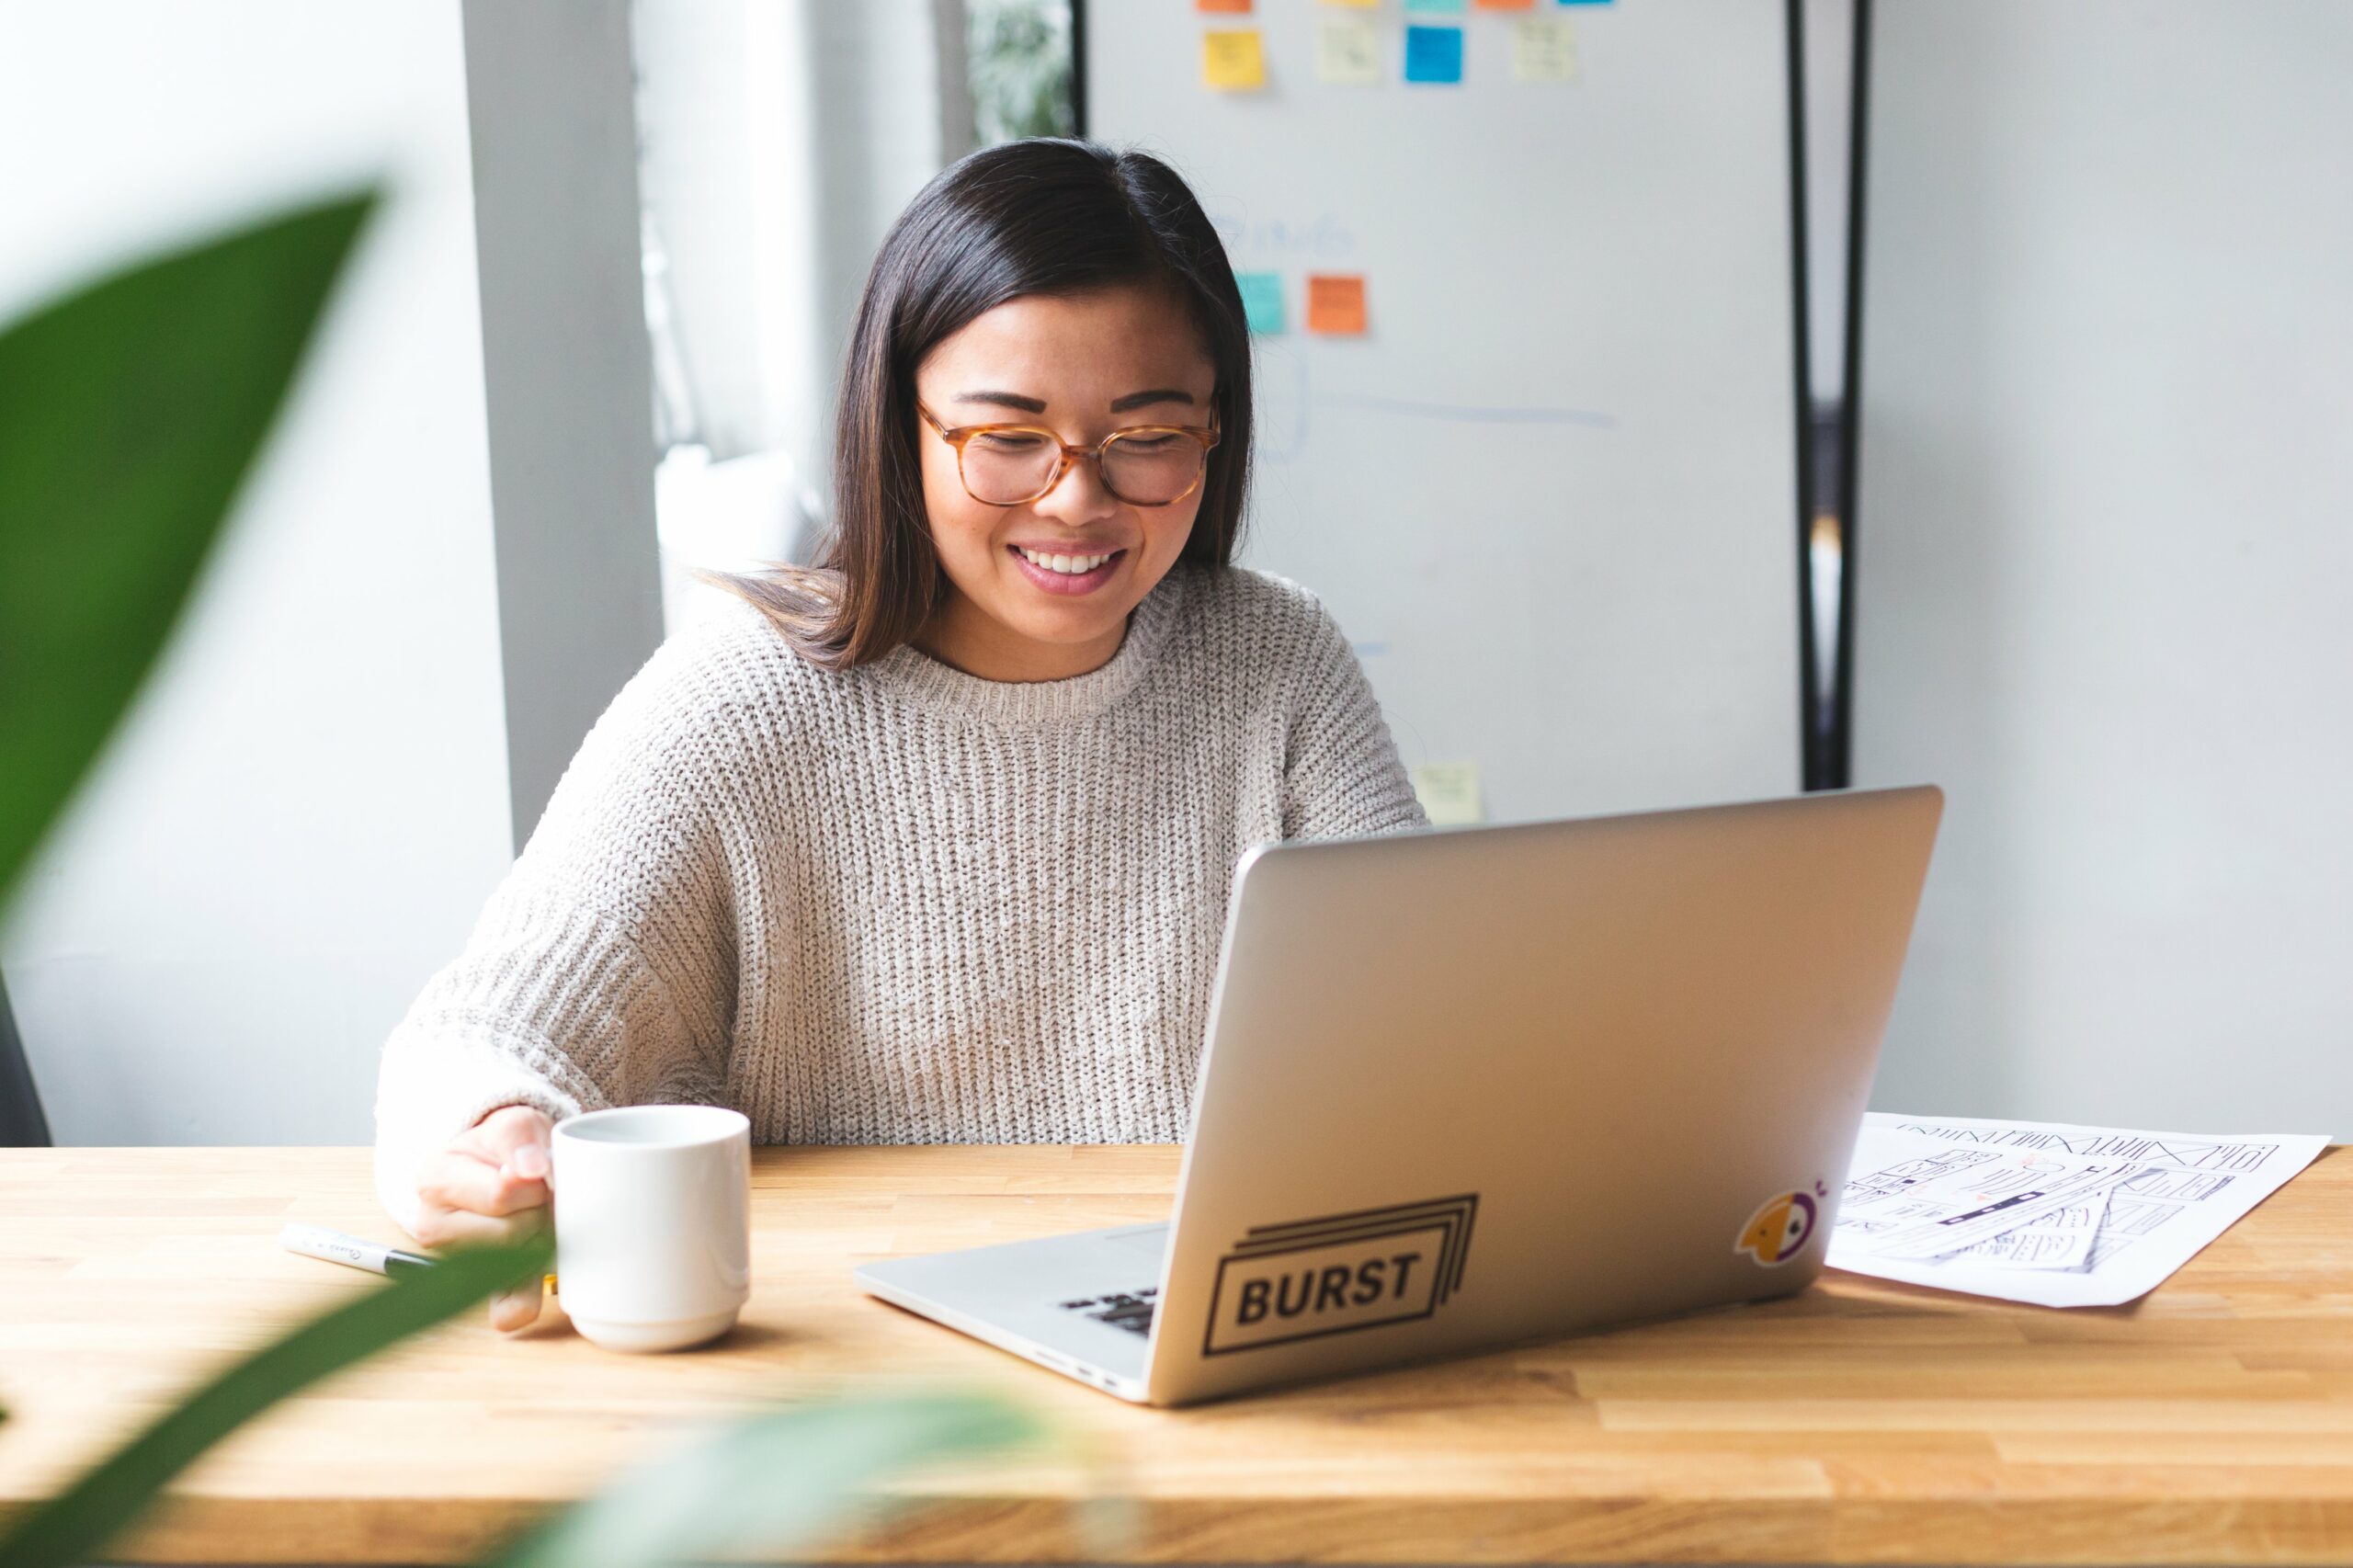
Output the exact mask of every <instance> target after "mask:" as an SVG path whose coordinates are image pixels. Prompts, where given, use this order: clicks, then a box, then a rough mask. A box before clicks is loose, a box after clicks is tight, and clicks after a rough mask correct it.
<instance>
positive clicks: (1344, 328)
mask: <svg viewBox="0 0 2353 1568" xmlns="http://www.w3.org/2000/svg"><path fill="white" fill-rule="evenodd" d="M1307 330H1308V331H1310V332H1333V333H1342V334H1347V335H1360V334H1362V333H1363V331H1364V274H1363V273H1361V272H1311V273H1309V274H1308V275H1307Z"/></svg>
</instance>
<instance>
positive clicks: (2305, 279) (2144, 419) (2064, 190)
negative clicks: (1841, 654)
mask: <svg viewBox="0 0 2353 1568" xmlns="http://www.w3.org/2000/svg"><path fill="white" fill-rule="evenodd" d="M1871 29H1872V30H1871V43H1872V58H1871V61H1870V71H1871V84H1870V110H1871V123H1870V128H1869V129H1870V143H1869V156H1868V159H1867V171H1868V172H1867V176H1866V177H1867V180H1868V185H1869V189H1868V192H1867V194H1868V197H1869V200H1868V202H1867V203H1866V205H1865V208H1864V212H1865V225H1866V227H1865V233H1866V241H1865V247H1866V249H1865V261H1864V266H1863V267H1862V278H1863V301H1862V303H1863V324H1862V339H1861V347H1862V365H1861V374H1860V378H1859V389H1860V393H1861V419H1860V424H1859V449H1858V494H1857V506H1856V529H1857V532H1856V544H1857V555H1856V568H1855V578H1854V581H1855V589H1856V595H1857V600H1856V663H1855V691H1856V697H1855V712H1854V772H1855V778H1856V781H1857V782H1858V783H1887V782H1894V781H1896V780H1905V781H1909V780H1914V779H1921V778H1927V779H1933V780H1935V781H1937V782H1938V783H1940V784H1942V785H1944V786H1945V790H1946V797H1947V804H1946V810H1945V819H1944V830H1943V834H1942V836H1941V840H1940V842H1939V843H1938V847H1937V858H1936V865H1935V869H1933V870H1932V871H1931V872H1930V874H1929V878H1928V883H1927V892H1926V894H1925V896H1924V898H1923V901H1922V904H1921V910H1920V920H1919V926H1918V930H1917V933H1916V935H1915V937H1914V940H1913V944H1912V956H1911V961H1910V964H1909V966H1908V968H1907V970H1906V971H1905V976H1904V986H1903V989H1902V991H1901V993H1900V994H1899V995H1898V998H1897V1002H1896V1006H1895V1012H1894V1016H1893V1019H1892V1020H1891V1022H1890V1025H1889V1029H1888V1039H1887V1049H1886V1054H1885V1056H1884V1058H1883V1059H1882V1064H1881V1072H1880V1084H1879V1088H1878V1090H1877V1091H1876V1098H1877V1101H1878V1103H1879V1104H1881V1105H1882V1106H1884V1107H1887V1108H1893V1109H1900V1110H1906V1111H1920V1110H1936V1111H1945V1112H1950V1113H1953V1114H1957V1115H1967V1114H1979V1115H1997V1116H2005V1117H2029V1118H2034V1119H2043V1120H2060V1121H2087V1122H2096V1123H2110V1124H2122V1125H2126V1126H2141V1127H2157V1128H2169V1129H2185V1130H2188V1129H2211V1128H2225V1129H2237V1130H2241V1131H2313V1132H2329V1133H2334V1134H2336V1135H2337V1136H2339V1137H2344V1136H2348V1135H2353V1051H2348V1050H2347V1045H2348V1042H2353V984H2348V983H2347V978H2346V972H2347V958H2346V955H2347V952H2348V950H2353V896H2348V892H2347V890H2348V888H2353V813H2348V812H2347V810H2346V805H2345V796H2346V781H2347V778H2349V777H2353V625H2349V624H2348V620H2347V613H2346V598H2347V585H2348V583H2353V506H2348V504H2347V497H2348V496H2353V263H2348V257H2353V182H2348V180H2347V169H2348V168H2353V93H2348V92H2347V83H2348V82H2353V6H2347V5H2345V4H2344V3H2343V0H2234V4H2232V5H2229V6H2216V5H2213V4H2211V3H2210V0H2076V3H2075V4H2071V5H2067V6H2051V5H2045V4H2041V3H2040V0H1972V3H1970V4H1965V5H1964V4H1949V5H1925V4H1904V5H1885V6H1880V7H1879V9H1878V11H1877V14H1876V17H1875V19H1874V20H1873V22H1872V24H1871ZM2185 94H2188V95H2189V96H2188V97H2185ZM2193 104H2194V111H2193V110H2192V108H2191V106H2192V105H2193Z"/></svg>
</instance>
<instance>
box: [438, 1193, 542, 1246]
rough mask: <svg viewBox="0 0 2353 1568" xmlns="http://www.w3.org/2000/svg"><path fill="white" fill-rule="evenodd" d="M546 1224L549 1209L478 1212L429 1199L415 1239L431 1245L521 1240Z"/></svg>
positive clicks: (502, 1242) (482, 1243) (471, 1244)
mask: <svg viewBox="0 0 2353 1568" xmlns="http://www.w3.org/2000/svg"><path fill="white" fill-rule="evenodd" d="M546 1223H547V1210H544V1209H526V1210H521V1211H520V1212H518V1213H515V1214H506V1215H494V1214H478V1213H475V1212H473V1211H472V1210H465V1209H450V1208H445V1207H444V1206H442V1205H440V1204H438V1203H435V1202H432V1201H430V1200H429V1199H428V1200H427V1201H426V1203H425V1204H424V1206H423V1207H422V1208H420V1209H419V1210H418V1211H417V1216H416V1239H417V1240H418V1241H421V1242H423V1243H424V1244H426V1246H429V1247H446V1246H483V1245H490V1244H511V1243H514V1242H519V1241H521V1240H522V1239H523V1238H524V1237H526V1236H528V1235H530V1234H531V1233H533V1232H535V1231H537V1230H538V1229H539V1228H540V1226H542V1225H544V1224H546Z"/></svg>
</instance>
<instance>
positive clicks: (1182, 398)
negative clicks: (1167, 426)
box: [1111, 387, 1193, 414]
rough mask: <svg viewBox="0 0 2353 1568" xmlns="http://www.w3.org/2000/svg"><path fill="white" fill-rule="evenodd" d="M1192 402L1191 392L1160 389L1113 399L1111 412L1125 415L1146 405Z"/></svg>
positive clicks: (1132, 393) (1171, 388) (1166, 388)
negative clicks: (1130, 410)
mask: <svg viewBox="0 0 2353 1568" xmlns="http://www.w3.org/2000/svg"><path fill="white" fill-rule="evenodd" d="M1192 401H1193V394H1192V393H1191V392H1178V391H1177V390H1176V389H1175V388H1174V387H1162V388H1159V389H1157V390H1156V391H1153V392H1130V393H1129V394H1128V395H1127V396H1125V397H1116V398H1113V399H1112V400H1111V412H1112V413H1114V414H1125V413H1126V412H1127V411H1128V410H1129V409H1131V408H1142V407H1143V406H1145V405H1146V404H1147V403H1191V402H1192Z"/></svg>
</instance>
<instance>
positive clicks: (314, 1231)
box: [278, 1225, 433, 1274]
mask: <svg viewBox="0 0 2353 1568" xmlns="http://www.w3.org/2000/svg"><path fill="white" fill-rule="evenodd" d="M278 1245H280V1246H282V1247H284V1248H285V1249H286V1250H287V1251H288V1252H299V1253H301V1255H302V1256H304V1257H318V1258H324V1259H325V1260H326V1261H327V1262H329V1263H340V1264H343V1265H344V1266H345V1267H350V1268H364V1269H366V1270H367V1271H368V1272H369V1273H370V1274H407V1273H410V1272H412V1271H414V1270H415V1269H419V1268H430V1267H433V1259H431V1258H429V1257H426V1256H423V1255H422V1254H419V1253H414V1252H403V1251H401V1250H400V1249H399V1248H397V1247H389V1246H386V1245H384V1244H382V1243H381V1242H363V1241H361V1240H360V1239H359V1238H358V1236H347V1235H345V1234H344V1233H342V1232H341V1231H330V1230H328V1229H327V1228H326V1227H325V1226H324V1225H288V1226H287V1227H286V1228H285V1229H284V1230H282V1231H280V1232H278Z"/></svg>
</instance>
